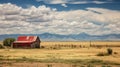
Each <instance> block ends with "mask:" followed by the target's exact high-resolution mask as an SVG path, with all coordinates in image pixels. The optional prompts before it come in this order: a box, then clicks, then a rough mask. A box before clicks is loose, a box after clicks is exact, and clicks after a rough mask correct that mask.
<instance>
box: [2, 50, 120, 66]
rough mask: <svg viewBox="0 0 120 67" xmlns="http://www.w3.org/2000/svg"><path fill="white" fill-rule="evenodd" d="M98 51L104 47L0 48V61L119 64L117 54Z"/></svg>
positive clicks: (119, 58)
mask: <svg viewBox="0 0 120 67" xmlns="http://www.w3.org/2000/svg"><path fill="white" fill-rule="evenodd" d="M113 50H115V51H120V49H119V48H113ZM98 52H106V48H101V49H98V48H81V49H80V48H79V49H78V48H75V49H53V50H50V49H0V61H14V62H23V61H24V62H42V63H80V64H112V65H120V61H119V60H120V57H119V56H120V55H119V54H117V55H114V54H113V55H111V56H102V57H101V56H96V54H97V53H98Z"/></svg>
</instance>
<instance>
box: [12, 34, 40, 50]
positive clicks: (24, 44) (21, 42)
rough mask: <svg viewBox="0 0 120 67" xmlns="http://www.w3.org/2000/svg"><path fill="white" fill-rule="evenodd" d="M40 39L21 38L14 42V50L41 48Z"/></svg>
mask: <svg viewBox="0 0 120 67" xmlns="http://www.w3.org/2000/svg"><path fill="white" fill-rule="evenodd" d="M40 42H41V41H40V39H39V37H38V36H19V37H18V38H17V40H16V41H14V42H13V44H12V47H13V48H40Z"/></svg>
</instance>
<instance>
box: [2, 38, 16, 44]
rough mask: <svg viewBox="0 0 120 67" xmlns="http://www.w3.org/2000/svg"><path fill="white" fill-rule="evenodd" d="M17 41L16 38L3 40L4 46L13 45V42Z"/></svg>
mask: <svg viewBox="0 0 120 67" xmlns="http://www.w3.org/2000/svg"><path fill="white" fill-rule="evenodd" d="M14 41H15V38H6V39H4V41H3V45H4V46H11V44H12V43H13V42H14Z"/></svg>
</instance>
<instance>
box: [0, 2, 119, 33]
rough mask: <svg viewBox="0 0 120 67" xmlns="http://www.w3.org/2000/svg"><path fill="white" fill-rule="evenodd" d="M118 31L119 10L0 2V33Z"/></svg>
mask: <svg viewBox="0 0 120 67" xmlns="http://www.w3.org/2000/svg"><path fill="white" fill-rule="evenodd" d="M45 32H50V33H57V34H79V33H82V32H86V33H88V34H92V35H102V34H112V33H118V34H120V12H119V11H117V10H109V9H103V8H86V10H81V9H79V10H71V11H57V9H55V8H54V9H52V8H50V7H46V6H45V5H41V6H39V7H35V6H31V7H29V8H22V7H19V6H17V5H14V4H10V3H8V4H0V34H18V33H19V34H20V33H21V34H23V33H26V34H34V33H35V34H39V33H45Z"/></svg>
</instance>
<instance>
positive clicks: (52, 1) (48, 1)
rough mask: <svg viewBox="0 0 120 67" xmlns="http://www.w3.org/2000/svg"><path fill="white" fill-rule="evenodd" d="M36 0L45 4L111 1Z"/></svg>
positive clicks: (105, 0) (106, 0)
mask: <svg viewBox="0 0 120 67" xmlns="http://www.w3.org/2000/svg"><path fill="white" fill-rule="evenodd" d="M36 1H37V2H40V1H43V2H44V3H46V4H65V3H67V4H88V3H94V4H104V3H111V1H110V0H104V1H98V0H36Z"/></svg>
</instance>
